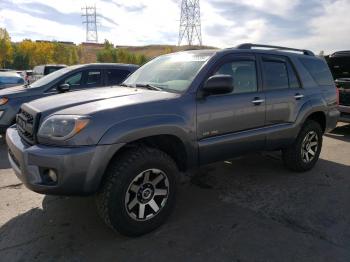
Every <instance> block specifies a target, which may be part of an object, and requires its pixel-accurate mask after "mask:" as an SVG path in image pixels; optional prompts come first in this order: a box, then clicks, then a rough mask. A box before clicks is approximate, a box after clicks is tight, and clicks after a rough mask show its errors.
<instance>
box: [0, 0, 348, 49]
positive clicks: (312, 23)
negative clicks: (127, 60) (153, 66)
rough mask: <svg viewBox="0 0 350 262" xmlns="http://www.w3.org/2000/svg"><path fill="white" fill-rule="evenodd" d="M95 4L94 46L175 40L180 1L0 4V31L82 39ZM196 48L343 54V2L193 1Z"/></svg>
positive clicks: (6, 0)
mask: <svg viewBox="0 0 350 262" xmlns="http://www.w3.org/2000/svg"><path fill="white" fill-rule="evenodd" d="M85 5H96V7H97V12H98V14H99V25H98V36H99V42H103V41H104V39H108V40H109V41H111V42H112V43H114V44H116V45H134V46H139V45H153V44H172V45H176V44H177V42H178V34H179V33H178V31H179V20H180V5H181V0H124V1H123V0H93V1H92V0H0V27H5V28H6V29H7V30H8V32H9V33H10V36H11V38H12V40H13V41H21V40H23V39H28V38H30V39H32V40H57V41H72V42H75V43H81V42H83V41H85V27H84V25H83V24H82V17H81V13H82V10H81V8H82V7H83V6H85ZM200 6H201V21H202V38H203V44H204V45H208V46H215V47H219V48H225V47H233V46H236V45H238V44H240V43H247V42H249V43H262V44H271V45H284V46H289V47H295V48H303V49H311V50H313V51H314V52H316V53H319V52H320V51H321V50H323V51H325V53H326V54H328V53H331V52H334V51H337V50H349V49H350V15H349V14H348V12H349V11H350V0H200Z"/></svg>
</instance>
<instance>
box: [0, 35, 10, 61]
mask: <svg viewBox="0 0 350 262" xmlns="http://www.w3.org/2000/svg"><path fill="white" fill-rule="evenodd" d="M12 60H13V48H12V45H11V38H10V36H9V34H8V32H7V31H6V29H5V28H0V67H3V68H4V67H6V66H8V65H10V64H11V63H12Z"/></svg>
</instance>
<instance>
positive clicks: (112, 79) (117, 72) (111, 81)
mask: <svg viewBox="0 0 350 262" xmlns="http://www.w3.org/2000/svg"><path fill="white" fill-rule="evenodd" d="M106 74H107V83H108V85H117V84H120V83H122V82H123V81H124V80H125V79H126V77H127V76H128V75H129V74H130V72H129V71H127V70H122V69H107V70H106Z"/></svg>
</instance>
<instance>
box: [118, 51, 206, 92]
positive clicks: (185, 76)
mask: <svg viewBox="0 0 350 262" xmlns="http://www.w3.org/2000/svg"><path fill="white" fill-rule="evenodd" d="M211 55H212V54H208V53H205V55H203V54H200V53H198V54H196V53H185V52H184V53H176V54H170V55H165V56H161V57H158V58H155V59H154V60H152V61H150V62H148V63H147V64H145V65H144V66H142V67H141V68H140V69H138V70H137V71H136V72H135V73H133V74H132V75H131V76H130V77H129V78H128V79H126V80H125V81H124V84H125V85H130V86H137V85H152V86H154V87H158V88H160V89H162V90H165V91H171V92H178V93H180V92H183V91H185V90H186V89H187V88H188V87H189V86H190V84H191V82H192V80H193V79H194V77H195V76H196V74H197V73H198V71H199V69H200V68H201V67H202V65H203V64H204V63H205V62H206V61H207V60H208V59H209V58H210V57H211Z"/></svg>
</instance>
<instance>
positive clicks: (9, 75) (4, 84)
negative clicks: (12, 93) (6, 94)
mask: <svg viewBox="0 0 350 262" xmlns="http://www.w3.org/2000/svg"><path fill="white" fill-rule="evenodd" d="M22 84H24V79H23V78H22V77H21V76H20V75H19V74H17V73H15V72H0V89H4V88H8V87H11V86H18V85H22Z"/></svg>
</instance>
